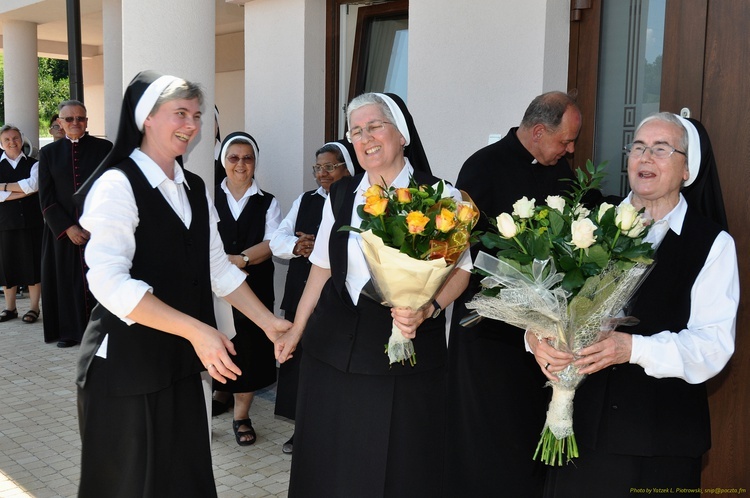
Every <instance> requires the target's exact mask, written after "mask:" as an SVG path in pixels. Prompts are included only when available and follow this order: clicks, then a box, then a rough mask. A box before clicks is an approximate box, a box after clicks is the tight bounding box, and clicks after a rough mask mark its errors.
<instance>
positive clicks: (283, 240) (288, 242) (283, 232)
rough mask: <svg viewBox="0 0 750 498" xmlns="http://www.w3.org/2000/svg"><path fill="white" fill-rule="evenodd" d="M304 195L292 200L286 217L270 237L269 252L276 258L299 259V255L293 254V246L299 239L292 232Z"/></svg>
mask: <svg viewBox="0 0 750 498" xmlns="http://www.w3.org/2000/svg"><path fill="white" fill-rule="evenodd" d="M304 195H305V194H302V195H300V196H299V197H297V198H296V199H295V200H294V202H293V203H292V207H291V209H289V212H288V213H287V215H286V217H285V218H284V219H283V220H282V221H281V223H280V224H279V227H278V228H277V229H276V231H275V232H274V233H273V235H272V236H271V252H272V253H273V255H274V256H276V257H277V258H281V259H292V258H297V257H299V255H297V254H294V253H293V251H294V246H295V244H296V243H297V239H298V238H299V237H297V235H296V234H295V232H294V227H295V226H296V225H297V215H298V213H299V206H300V203H301V202H302V196H304Z"/></svg>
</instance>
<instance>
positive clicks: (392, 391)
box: [289, 352, 445, 498]
mask: <svg viewBox="0 0 750 498" xmlns="http://www.w3.org/2000/svg"><path fill="white" fill-rule="evenodd" d="M399 368H400V366H399ZM407 368H408V367H407ZM444 379H445V376H444V370H443V369H442V368H436V369H431V370H426V371H423V372H420V373H415V374H413V375H398V376H391V375H361V374H350V373H346V372H342V371H340V370H337V369H335V368H333V367H331V366H330V365H328V364H326V363H323V362H321V361H319V360H317V359H315V358H314V357H311V356H310V355H309V354H307V353H306V352H305V353H304V354H303V356H302V360H301V366H300V383H299V396H298V398H297V419H296V424H295V433H294V454H293V457H292V469H291V477H290V485H289V496H290V498H293V497H305V498H314V497H325V498H336V497H341V498H351V497H353V496H356V497H358V498H367V497H373V498H374V497H378V498H381V497H391V496H414V497H417V496H420V497H421V496H439V495H440V493H441V490H442V479H441V475H442V472H441V469H442V461H443V446H444V445H443V433H444V416H443V412H444V399H445V398H444V395H445V388H444Z"/></svg>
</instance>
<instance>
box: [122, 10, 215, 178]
mask: <svg viewBox="0 0 750 498" xmlns="http://www.w3.org/2000/svg"><path fill="white" fill-rule="evenodd" d="M214 9H215V5H214V2H207V1H206V0H180V1H179V2H154V1H153V0H128V1H127V2H122V82H123V89H124V88H126V87H127V84H128V83H130V80H131V79H133V77H134V76H135V75H136V74H138V73H139V72H140V71H143V70H145V69H153V70H155V71H159V72H162V73H165V74H172V75H174V76H179V77H181V78H185V79H186V80H190V81H195V82H197V83H200V85H201V86H202V87H203V91H204V93H205V97H206V98H205V100H204V102H203V115H204V119H203V127H202V130H201V133H200V136H199V137H198V138H199V139H200V140H199V141H198V142H197V143H195V142H194V144H193V147H192V149H191V150H190V151H189V153H188V157H187V158H186V167H187V168H188V169H189V170H190V171H193V172H194V173H197V174H199V175H200V176H201V177H202V178H203V179H204V181H206V184H207V185H209V186H211V185H213V172H214V161H213V150H214V139H213V137H214V124H213V122H214V118H213V115H214V112H213V108H214V66H215V64H214V57H215V53H214V45H215V40H214V37H215V32H214V31H215V30H214V26H215V23H216V13H215V10H214ZM118 101H119V102H120V103H122V98H121V97H120V98H119V99H118ZM116 114H117V115H118V117H119V111H118V112H117V113H116Z"/></svg>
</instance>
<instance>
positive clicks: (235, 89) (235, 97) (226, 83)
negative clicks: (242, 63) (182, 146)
mask: <svg viewBox="0 0 750 498" xmlns="http://www.w3.org/2000/svg"><path fill="white" fill-rule="evenodd" d="M215 98H216V106H217V107H218V108H219V131H220V132H221V138H222V140H223V139H224V137H226V136H227V135H229V134H230V133H232V132H233V131H244V130H245V71H227V72H224V73H216V95H215ZM206 112H208V111H206ZM203 124H204V126H208V122H207V121H204V123H203ZM250 134H251V135H252V133H250ZM253 136H254V135H253Z"/></svg>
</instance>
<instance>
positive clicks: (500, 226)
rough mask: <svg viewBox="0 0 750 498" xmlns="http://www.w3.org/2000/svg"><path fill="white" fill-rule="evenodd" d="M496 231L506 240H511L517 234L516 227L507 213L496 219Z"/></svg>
mask: <svg viewBox="0 0 750 498" xmlns="http://www.w3.org/2000/svg"><path fill="white" fill-rule="evenodd" d="M497 230H498V231H499V232H500V235H502V236H503V237H505V238H506V239H512V238H513V237H515V236H516V234H518V226H517V225H516V222H515V221H513V217H512V216H511V215H509V214H508V213H502V214H501V215H500V216H498V217H497Z"/></svg>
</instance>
